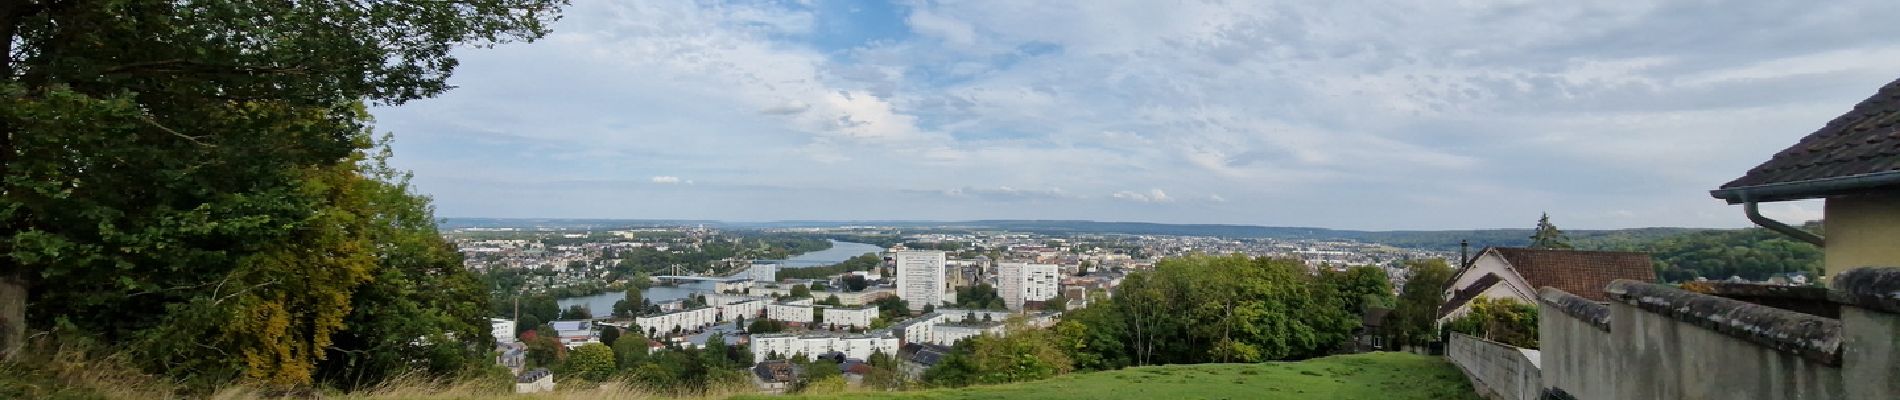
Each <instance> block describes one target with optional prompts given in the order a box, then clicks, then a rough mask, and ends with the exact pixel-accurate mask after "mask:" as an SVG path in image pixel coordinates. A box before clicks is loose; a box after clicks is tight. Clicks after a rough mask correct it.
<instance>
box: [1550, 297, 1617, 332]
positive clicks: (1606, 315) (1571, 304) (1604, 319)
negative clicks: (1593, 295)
mask: <svg viewBox="0 0 1900 400" xmlns="http://www.w3.org/2000/svg"><path fill="white" fill-rule="evenodd" d="M1537 299H1538V300H1540V301H1543V302H1544V303H1545V304H1549V305H1550V306H1551V307H1556V308H1557V311H1562V312H1563V313H1564V314H1568V315H1570V316H1572V317H1576V318H1577V319H1581V320H1583V322H1585V323H1589V324H1590V326H1594V327H1596V328H1597V329H1600V330H1602V331H1604V332H1609V331H1610V307H1608V306H1605V305H1603V303H1598V302H1594V301H1590V299H1586V298H1582V297H1578V296H1577V295H1574V294H1570V292H1566V291H1563V290H1562V289H1558V288H1554V287H1549V286H1545V287H1543V288H1542V289H1537Z"/></svg>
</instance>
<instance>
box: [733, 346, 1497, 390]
mask: <svg viewBox="0 0 1900 400" xmlns="http://www.w3.org/2000/svg"><path fill="white" fill-rule="evenodd" d="M1478 398H1479V397H1478V396H1477V395H1476V394H1475V393H1473V392H1472V389H1471V385H1470V383H1469V382H1467V381H1466V380H1465V377H1464V375H1463V374H1461V373H1459V372H1458V369H1457V368H1456V367H1453V366H1452V365H1451V364H1450V363H1447V362H1445V361H1444V360H1443V359H1440V358H1438V357H1429V356H1421V355H1414V354H1407V353H1371V354H1356V355H1347V356H1334V357H1327V358H1321V359H1314V360H1307V361H1302V362H1284V363H1263V364H1197V365H1169V366H1160V367H1138V368H1128V369H1124V370H1120V371H1107V372H1095V373H1085V374H1071V375H1066V376H1060V377H1056V378H1053V379H1049V380H1044V381H1036V382H1026V383H1017V384H1008V385H992V386H977V387H968V388H960V389H936V390H925V391H912V392H892V393H870V392H857V393H844V394H835V395H815V396H790V397H780V396H739V397H735V399H810V400H820V399H856V400H869V399H1075V400H1102V399H1263V400H1278V399H1289V400H1291V399H1390V400H1405V399H1420V400H1423V399H1433V400H1438V399H1478Z"/></svg>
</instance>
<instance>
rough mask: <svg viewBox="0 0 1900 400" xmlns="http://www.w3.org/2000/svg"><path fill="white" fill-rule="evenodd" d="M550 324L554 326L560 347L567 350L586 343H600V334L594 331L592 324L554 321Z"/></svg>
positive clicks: (587, 322) (588, 322)
mask: <svg viewBox="0 0 1900 400" xmlns="http://www.w3.org/2000/svg"><path fill="white" fill-rule="evenodd" d="M551 324H552V325H554V332H555V336H557V337H558V338H559V339H560V341H561V345H562V346H567V348H569V349H572V348H575V347H581V345H583V344H588V343H600V333H599V332H597V331H595V330H594V325H593V322H590V321H584V320H582V321H554V322H552V323H551Z"/></svg>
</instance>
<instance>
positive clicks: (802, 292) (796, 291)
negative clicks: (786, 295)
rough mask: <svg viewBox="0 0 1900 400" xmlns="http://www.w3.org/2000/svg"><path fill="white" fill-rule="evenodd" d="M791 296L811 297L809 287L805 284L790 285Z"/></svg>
mask: <svg viewBox="0 0 1900 400" xmlns="http://www.w3.org/2000/svg"><path fill="white" fill-rule="evenodd" d="M790 296H791V297H811V289H810V288H806V287H805V285H792V293H791V295H790Z"/></svg>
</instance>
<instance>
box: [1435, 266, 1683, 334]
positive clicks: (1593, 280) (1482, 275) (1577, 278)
mask: <svg viewBox="0 0 1900 400" xmlns="http://www.w3.org/2000/svg"><path fill="white" fill-rule="evenodd" d="M1618 279H1632V280H1638V281H1644V282H1650V281H1655V280H1656V269H1655V267H1654V266H1653V265H1652V262H1651V260H1650V258H1649V254H1646V253H1630V252H1614V251H1579V250H1543V249H1527V248H1516V247H1492V248H1486V249H1484V251H1482V252H1479V253H1478V256H1477V257H1475V258H1473V259H1471V261H1470V262H1469V263H1466V265H1465V266H1464V267H1463V268H1459V269H1458V273H1457V274H1455V275H1452V278H1451V282H1452V283H1451V285H1449V286H1447V287H1446V288H1445V298H1446V300H1445V304H1444V306H1442V307H1439V309H1438V321H1439V322H1441V323H1443V322H1446V321H1450V320H1453V319H1457V318H1458V317H1462V316H1464V315H1465V313H1468V312H1470V305H1471V301H1472V300H1475V299H1477V298H1479V297H1489V298H1493V299H1512V300H1517V301H1518V302H1521V303H1523V304H1537V289H1538V288H1542V287H1546V286H1549V287H1555V288H1557V289H1561V290H1563V291H1565V292H1570V293H1574V294H1576V295H1577V296H1580V297H1583V298H1585V299H1589V300H1592V301H1599V302H1601V301H1606V300H1607V299H1608V298H1607V297H1605V295H1604V293H1603V288H1604V287H1606V286H1609V285H1610V282H1611V281H1615V280H1618Z"/></svg>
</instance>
